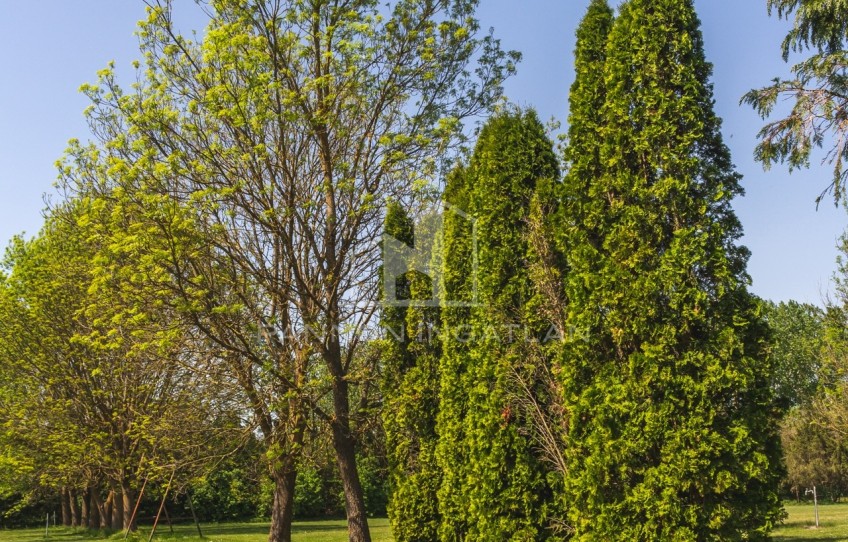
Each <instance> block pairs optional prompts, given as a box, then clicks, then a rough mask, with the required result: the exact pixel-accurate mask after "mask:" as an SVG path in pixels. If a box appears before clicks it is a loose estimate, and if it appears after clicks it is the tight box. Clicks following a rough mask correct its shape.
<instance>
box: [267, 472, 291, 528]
mask: <svg viewBox="0 0 848 542" xmlns="http://www.w3.org/2000/svg"><path fill="white" fill-rule="evenodd" d="M293 463H294V460H293V459H289V460H287V461H286V464H287V465H286V466H284V467H282V468H281V469H280V472H277V473H275V474H274V475H273V479H274V504H273V505H272V508H271V532H270V534H269V535H268V542H291V539H292V538H291V528H292V520H293V519H294V485H295V481H296V480H297V470H295V468H294V465H293Z"/></svg>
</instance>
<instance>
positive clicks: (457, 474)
mask: <svg viewBox="0 0 848 542" xmlns="http://www.w3.org/2000/svg"><path fill="white" fill-rule="evenodd" d="M470 190H471V181H470V174H469V172H468V168H466V167H461V166H460V167H457V168H456V169H454V170H453V171H452V172H451V173H450V175H448V178H447V182H446V183H445V190H444V193H443V195H442V198H443V200H444V202H445V203H446V204H447V205H450V206H453V207H454V208H455V209H458V210H461V211H463V210H467V209H469V208H470V206H469V192H470ZM473 233H474V229H473V223H472V221H471V220H470V216H469V215H467V214H466V213H465V212H464V211H463V212H462V213H457V212H450V213H445V218H444V225H443V234H442V235H443V236H442V245H441V250H442V255H441V261H440V262H439V266H440V269H441V272H440V273H439V278H440V280H441V285H440V292H441V295H442V300H441V301H442V305H443V306H442V314H441V316H442V318H441V324H442V329H441V339H442V355H441V359H440V360H439V373H440V377H441V382H440V384H441V386H440V389H439V413H438V416H437V421H436V428H437V432H438V434H439V440H438V443H437V445H436V458H437V461H438V465H439V467H440V468H441V472H442V483H441V486H440V487H439V490H438V503H439V512H440V514H441V523H440V525H439V540H442V541H443V542H459V541H460V540H464V539H465V535H466V533H467V532H468V518H467V516H466V513H467V510H468V496H467V494H466V493H465V491H464V490H465V487H466V486H467V475H468V462H467V461H468V452H467V443H466V440H465V426H464V420H465V418H466V416H468V402H467V400H466V397H467V388H468V346H469V345H468V340H467V335H466V334H467V329H466V326H467V325H468V320H469V317H470V312H471V310H470V306H469V305H470V304H471V303H472V302H473V301H474V288H475V283H474V278H473V276H472V274H473V272H474V241H473Z"/></svg>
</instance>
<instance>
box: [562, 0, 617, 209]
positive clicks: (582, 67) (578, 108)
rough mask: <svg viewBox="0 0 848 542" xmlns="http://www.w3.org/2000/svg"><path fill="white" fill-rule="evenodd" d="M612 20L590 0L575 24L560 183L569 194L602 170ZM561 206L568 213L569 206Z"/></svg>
mask: <svg viewBox="0 0 848 542" xmlns="http://www.w3.org/2000/svg"><path fill="white" fill-rule="evenodd" d="M613 20H614V17H613V11H612V9H611V8H610V7H609V4H608V3H607V1H606V0H592V3H591V4H590V5H589V9H588V11H587V12H586V15H585V16H584V17H583V20H582V21H581V23H580V25H579V26H578V27H577V46H576V48H575V50H574V70H575V72H576V76H575V79H574V83H573V84H572V85H571V92H570V93H569V98H568V99H569V116H568V147H567V148H566V150H565V159H566V164H567V166H568V174H567V175H566V177H565V180H564V186H565V187H566V192H567V193H569V194H586V193H587V192H588V187H589V185H590V184H591V183H592V181H594V180H595V179H596V178H597V177H599V176H600V174H601V172H602V171H603V169H602V167H601V156H600V154H601V148H600V145H599V141H600V138H601V137H602V136H601V132H600V130H601V127H602V126H603V124H604V121H603V108H604V103H605V102H606V86H605V84H604V77H605V74H604V65H605V63H606V58H607V39H608V37H609V33H610V31H611V30H612V25H613ZM563 209H564V210H567V211H568V212H569V216H571V214H570V212H571V211H572V209H571V208H570V207H564V208H563ZM566 221H567V219H566Z"/></svg>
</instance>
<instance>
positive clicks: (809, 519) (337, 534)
mask: <svg viewBox="0 0 848 542" xmlns="http://www.w3.org/2000/svg"><path fill="white" fill-rule="evenodd" d="M786 511H787V512H788V513H789V518H788V519H787V520H786V522H785V524H784V525H783V526H782V527H780V528H778V529H776V530H775V531H774V540H775V542H800V541H804V540H818V541H822V542H848V504H824V505H821V506H819V520H820V524H821V527H820V528H819V529H815V528H814V527H813V526H814V525H815V516H814V515H813V506H812V505H811V504H802V505H796V504H789V505H787V506H786ZM369 524H370V525H371V534H372V536H373V539H374V542H391V541H392V535H391V533H390V532H389V522H388V520H385V519H371V520H369ZM202 527H203V534H204V535H205V537H206V538H205V540H206V541H207V542H265V541H266V540H267V539H268V524H267V523H221V524H204V525H202ZM174 531H175V532H174V533H173V534H171V533H170V532H169V530H168V526H167V525H165V526H164V527H161V526H160V528H159V529H157V533H156V538H155V540H159V541H161V542H167V541H169V540H174V541H178V542H197V541H199V540H200V539H199V538H198V537H197V531H196V530H195V528H194V526H193V525H178V526H176V527H174ZM293 531H294V536H293V539H294V540H295V542H344V541H346V540H347V532H346V530H345V522H344V520H336V521H299V522H297V523H295V525H294V529H293ZM149 533H150V531H149V528H148V527H142V528H141V530H140V531H139V533H138V534H137V535H133V536H131V537H130V540H132V541H133V542H139V541H143V542H146V541H147V535H148V534H149ZM98 540H103V539H102V538H98V537H95V536H92V535H91V534H87V533H85V532H82V531H76V532H75V531H73V530H71V529H63V528H51V530H50V536H49V537H48V538H45V537H44V529H22V530H12V531H4V530H0V542H93V541H98ZM109 540H112V541H121V540H123V535H122V534H120V533H117V534H114V535H112V537H111V538H110V539H109Z"/></svg>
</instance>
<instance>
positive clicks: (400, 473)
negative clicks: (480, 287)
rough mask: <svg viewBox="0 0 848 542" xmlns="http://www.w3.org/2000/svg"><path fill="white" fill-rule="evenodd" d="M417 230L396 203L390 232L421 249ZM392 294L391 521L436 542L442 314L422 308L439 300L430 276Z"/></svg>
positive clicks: (412, 537)
mask: <svg viewBox="0 0 848 542" xmlns="http://www.w3.org/2000/svg"><path fill="white" fill-rule="evenodd" d="M413 228H414V225H413V224H412V221H411V219H410V218H409V217H408V215H406V213H405V211H404V210H403V208H402V207H401V206H400V205H399V204H397V203H392V204H390V205H389V207H388V209H387V211H386V221H385V230H384V231H385V233H386V234H387V235H390V236H392V237H393V238H394V239H396V240H398V241H400V242H402V243H404V244H406V245H407V246H408V247H411V248H414V247H415V232H414V231H413ZM422 233H423V232H422ZM418 248H421V247H418ZM384 250H386V249H384ZM422 256H425V255H422ZM387 287H395V288H397V295H396V296H395V298H396V299H397V300H398V301H399V302H400V303H401V304H402V305H401V306H392V305H391V304H386V305H384V307H383V319H382V325H383V327H384V333H385V335H386V343H387V346H386V353H385V355H384V357H383V361H384V364H385V365H384V368H383V370H384V375H385V377H384V388H383V398H384V399H383V427H384V429H385V432H386V450H387V455H388V461H389V465H390V474H389V475H390V485H391V502H390V506H389V508H388V512H389V519H390V520H391V523H392V533H393V534H394V536H395V539H396V540H399V541H402V542H412V541H419V542H427V541H432V540H436V539H437V537H438V527H439V521H440V518H439V511H438V499H437V495H436V493H437V491H438V488H439V484H440V482H441V475H440V470H439V468H438V465H437V464H436V443H437V442H438V437H437V434H436V415H437V412H438V396H439V373H438V364H439V358H440V355H441V348H440V344H439V338H438V337H437V335H436V334H437V333H438V329H439V307H437V306H428V305H422V302H424V301H426V300H430V299H432V293H433V284H432V278H431V277H428V276H425V275H423V274H421V273H419V272H414V271H409V272H407V273H406V274H405V275H403V276H401V277H397V284H394V285H387ZM416 302H418V303H416Z"/></svg>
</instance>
